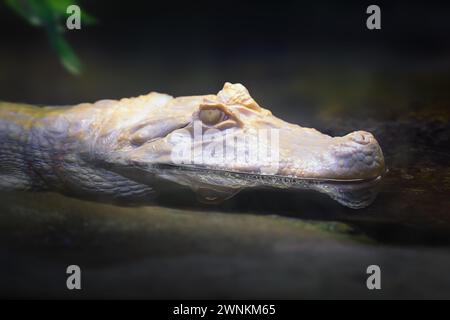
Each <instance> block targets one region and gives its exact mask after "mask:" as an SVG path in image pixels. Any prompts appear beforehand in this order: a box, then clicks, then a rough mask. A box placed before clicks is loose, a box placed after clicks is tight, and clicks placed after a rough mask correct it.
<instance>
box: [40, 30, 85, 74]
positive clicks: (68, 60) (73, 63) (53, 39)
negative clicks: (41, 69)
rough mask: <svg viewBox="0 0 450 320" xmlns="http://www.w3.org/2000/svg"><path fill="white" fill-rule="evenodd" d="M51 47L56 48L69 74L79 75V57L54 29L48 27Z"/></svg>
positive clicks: (80, 69)
mask: <svg viewBox="0 0 450 320" xmlns="http://www.w3.org/2000/svg"><path fill="white" fill-rule="evenodd" d="M47 33H48V37H49V40H50V43H51V45H52V47H53V48H54V49H55V50H56V52H57V54H58V56H59V60H60V61H61V63H62V65H63V66H64V67H65V68H66V70H67V71H69V72H70V73H71V74H74V75H79V74H80V73H81V71H82V65H81V62H80V59H79V58H78V56H77V55H76V54H75V52H74V51H73V49H72V47H71V46H70V45H69V43H68V42H67V41H66V40H65V39H64V38H63V36H62V35H61V34H60V33H59V32H57V31H56V30H54V29H52V28H50V29H48V31H47Z"/></svg>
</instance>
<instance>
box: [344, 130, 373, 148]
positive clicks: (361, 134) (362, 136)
mask: <svg viewBox="0 0 450 320" xmlns="http://www.w3.org/2000/svg"><path fill="white" fill-rule="evenodd" d="M348 137H349V138H350V139H351V140H352V141H354V142H356V143H358V144H362V145H366V144H369V143H370V142H371V141H372V139H373V136H372V134H370V133H368V132H365V131H356V132H352V133H350V134H349V135H348Z"/></svg>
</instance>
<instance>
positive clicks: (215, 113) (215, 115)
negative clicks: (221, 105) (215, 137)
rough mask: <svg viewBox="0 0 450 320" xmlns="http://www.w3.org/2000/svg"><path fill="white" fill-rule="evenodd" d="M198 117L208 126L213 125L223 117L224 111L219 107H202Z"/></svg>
mask: <svg viewBox="0 0 450 320" xmlns="http://www.w3.org/2000/svg"><path fill="white" fill-rule="evenodd" d="M198 117H199V118H200V120H201V121H202V122H203V123H204V124H206V125H209V126H212V125H215V124H217V123H219V122H221V121H223V120H224V119H225V117H226V116H225V113H224V112H223V111H222V110H219V109H203V110H201V111H200V113H199V115H198Z"/></svg>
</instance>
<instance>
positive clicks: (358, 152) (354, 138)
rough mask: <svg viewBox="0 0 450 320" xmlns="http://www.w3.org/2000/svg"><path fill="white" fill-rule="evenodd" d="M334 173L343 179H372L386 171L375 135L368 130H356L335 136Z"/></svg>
mask: <svg viewBox="0 0 450 320" xmlns="http://www.w3.org/2000/svg"><path fill="white" fill-rule="evenodd" d="M335 139H336V142H337V143H336V144H335V145H334V146H333V148H332V150H333V154H334V156H335V157H336V165H335V166H334V175H335V177H336V178H342V179H364V180H367V179H372V178H376V177H378V176H380V175H382V174H383V173H384V170H385V168H384V158H383V153H382V151H381V148H380V146H379V144H378V142H377V141H376V139H375V137H374V136H373V135H372V134H371V133H369V132H366V131H355V132H352V133H349V134H347V135H346V136H343V137H341V138H339V137H338V138H335Z"/></svg>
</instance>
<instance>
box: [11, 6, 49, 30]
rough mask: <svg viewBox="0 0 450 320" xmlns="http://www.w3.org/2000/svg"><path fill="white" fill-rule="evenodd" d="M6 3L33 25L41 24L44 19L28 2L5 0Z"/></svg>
mask: <svg viewBox="0 0 450 320" xmlns="http://www.w3.org/2000/svg"><path fill="white" fill-rule="evenodd" d="M5 3H6V5H7V6H8V7H10V8H11V9H12V10H13V11H14V12H16V13H17V14H18V15H19V16H20V17H21V18H23V19H25V20H26V21H27V22H28V23H29V24H31V25H33V26H41V25H42V23H43V21H42V19H41V17H39V15H38V14H37V12H35V11H34V10H33V7H32V6H30V5H29V3H28V2H24V1H19V0H5Z"/></svg>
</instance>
